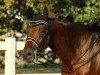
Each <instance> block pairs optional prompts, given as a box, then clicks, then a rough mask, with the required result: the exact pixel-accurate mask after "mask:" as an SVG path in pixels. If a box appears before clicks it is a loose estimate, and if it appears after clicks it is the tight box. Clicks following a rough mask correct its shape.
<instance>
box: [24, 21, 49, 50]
mask: <svg viewBox="0 0 100 75" xmlns="http://www.w3.org/2000/svg"><path fill="white" fill-rule="evenodd" d="M39 25H45V26H48V30H45V32H44V34H45V35H44V37H43V39H42V40H41V41H40V42H37V41H36V40H35V39H34V38H33V37H27V39H26V42H28V41H31V42H32V43H33V44H35V45H36V46H37V49H39V48H40V47H41V46H42V44H43V43H44V42H45V40H46V37H47V36H48V33H49V26H50V24H49V23H48V22H47V21H43V20H36V21H29V27H36V26H39Z"/></svg>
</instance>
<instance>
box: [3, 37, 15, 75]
mask: <svg viewBox="0 0 100 75" xmlns="http://www.w3.org/2000/svg"><path fill="white" fill-rule="evenodd" d="M5 42H6V46H5V47H6V48H7V50H6V51H5V75H15V51H16V40H15V38H14V37H9V38H6V40H5Z"/></svg>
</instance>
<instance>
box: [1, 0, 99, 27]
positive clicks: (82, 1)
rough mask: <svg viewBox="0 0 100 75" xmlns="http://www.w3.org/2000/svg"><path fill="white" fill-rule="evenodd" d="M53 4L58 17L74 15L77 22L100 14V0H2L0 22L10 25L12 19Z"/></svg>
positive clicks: (94, 17) (88, 20) (20, 17)
mask: <svg viewBox="0 0 100 75" xmlns="http://www.w3.org/2000/svg"><path fill="white" fill-rule="evenodd" d="M49 3H51V4H53V7H54V11H55V13H56V14H57V15H58V19H60V20H65V19H66V17H67V16H70V17H73V20H74V21H75V22H83V23H84V24H87V23H90V22H92V21H93V20H95V19H97V17H98V16H99V15H100V0H0V23H2V24H4V23H5V24H6V25H8V26H10V23H11V21H12V20H14V19H16V18H19V19H20V20H22V18H23V17H25V16H28V15H30V13H28V11H29V12H30V10H31V12H32V13H35V14H38V13H41V14H42V12H43V9H44V7H45V5H48V4H49Z"/></svg>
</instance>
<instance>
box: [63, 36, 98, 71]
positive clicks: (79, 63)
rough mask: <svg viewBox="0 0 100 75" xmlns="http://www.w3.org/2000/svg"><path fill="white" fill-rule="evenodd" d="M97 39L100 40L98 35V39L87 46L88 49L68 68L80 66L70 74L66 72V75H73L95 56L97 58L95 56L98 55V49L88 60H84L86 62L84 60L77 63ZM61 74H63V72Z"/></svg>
mask: <svg viewBox="0 0 100 75" xmlns="http://www.w3.org/2000/svg"><path fill="white" fill-rule="evenodd" d="M99 38H100V35H98V37H97V38H96V40H95V41H94V42H93V43H92V44H91V45H90V46H89V48H87V49H86V50H85V51H84V52H83V53H82V54H81V55H80V56H79V58H78V59H77V60H76V61H75V62H74V63H73V64H72V65H71V66H70V67H74V66H77V65H80V66H78V67H77V68H76V69H74V70H72V71H71V72H70V71H69V72H66V73H73V72H75V71H76V70H78V69H79V68H81V67H83V66H84V65H86V64H87V63H89V62H90V61H91V60H92V59H93V58H94V57H95V56H97V55H98V54H99V53H100V49H98V50H97V51H96V52H95V53H93V55H92V56H91V57H90V58H88V59H86V60H84V61H81V62H79V61H80V60H81V59H82V57H83V56H84V55H85V54H86V53H87V52H88V51H89V50H90V49H91V48H92V47H93V46H94V45H95V43H96V42H97V41H98V40H99ZM63 72H64V71H63Z"/></svg>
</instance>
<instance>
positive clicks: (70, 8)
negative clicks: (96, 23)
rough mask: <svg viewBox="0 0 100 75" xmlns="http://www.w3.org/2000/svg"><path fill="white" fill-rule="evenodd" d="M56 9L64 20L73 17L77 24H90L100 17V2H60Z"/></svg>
mask: <svg viewBox="0 0 100 75" xmlns="http://www.w3.org/2000/svg"><path fill="white" fill-rule="evenodd" d="M54 7H55V12H56V13H57V14H59V15H60V16H62V17H63V19H65V18H66V16H68V15H71V16H72V17H73V18H74V21H75V22H83V23H89V22H92V21H93V20H94V19H96V18H97V17H98V16H99V15H100V0H58V1H57V3H55V5H54Z"/></svg>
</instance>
